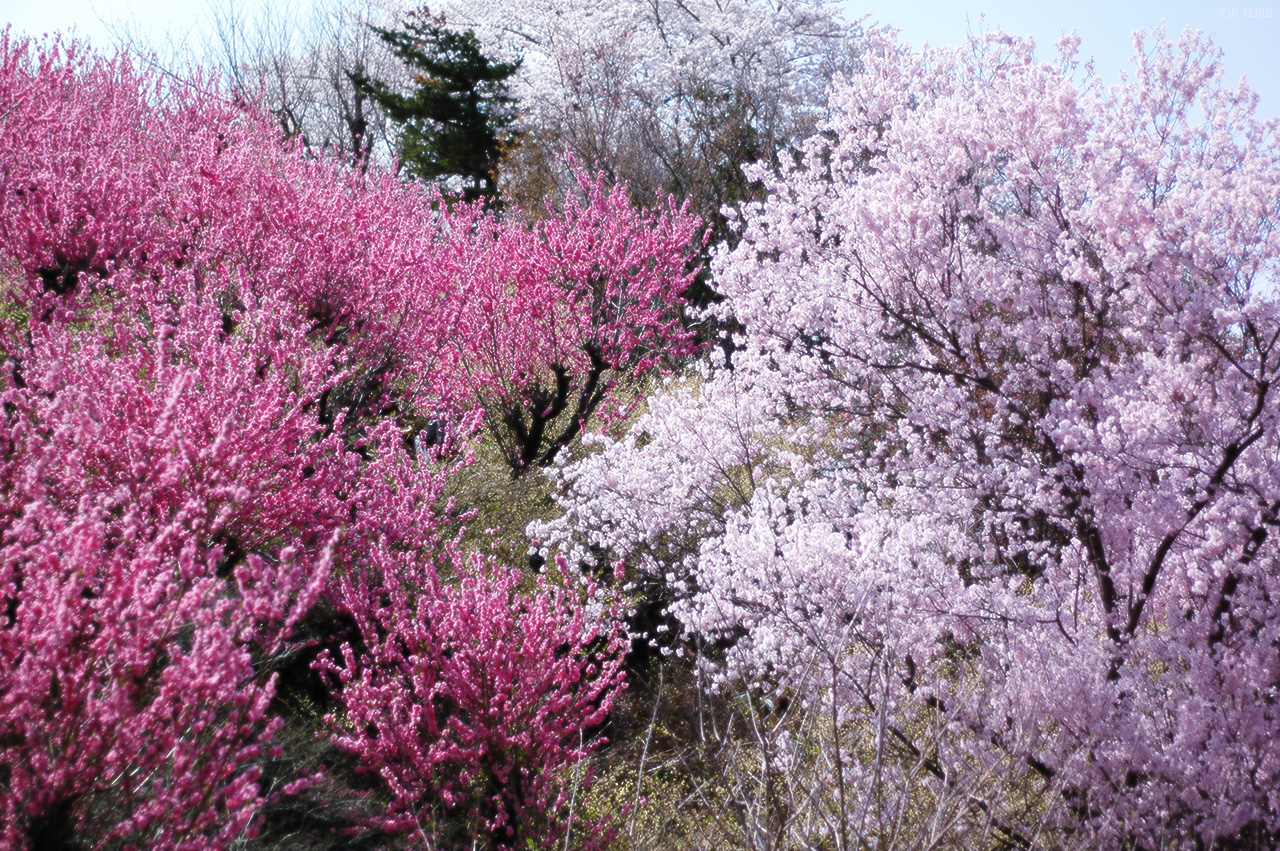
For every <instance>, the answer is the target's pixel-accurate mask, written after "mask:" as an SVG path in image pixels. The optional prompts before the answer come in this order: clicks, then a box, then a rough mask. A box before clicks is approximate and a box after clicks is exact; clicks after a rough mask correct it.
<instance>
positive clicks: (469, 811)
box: [318, 554, 626, 849]
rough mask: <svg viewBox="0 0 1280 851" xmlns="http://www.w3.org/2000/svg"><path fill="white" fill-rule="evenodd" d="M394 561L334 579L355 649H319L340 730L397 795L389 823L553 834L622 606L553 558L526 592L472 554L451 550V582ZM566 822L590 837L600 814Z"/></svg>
mask: <svg viewBox="0 0 1280 851" xmlns="http://www.w3.org/2000/svg"><path fill="white" fill-rule="evenodd" d="M392 558H393V557H392V556H391V555H389V554H388V555H386V556H385V559H386V561H384V562H383V563H382V565H381V567H382V569H381V570H380V571H379V577H380V578H379V580H378V582H377V583H376V584H373V583H369V582H368V581H367V579H365V578H364V577H361V579H359V580H356V581H352V580H344V599H346V600H348V601H360V603H359V604H354V605H353V610H352V614H353V615H354V617H355V619H356V622H357V624H358V628H359V637H360V641H361V646H360V647H359V648H357V647H353V646H352V645H350V644H348V645H346V646H344V647H343V648H342V650H341V654H340V655H341V658H340V659H339V658H334V657H332V656H329V655H324V656H322V657H321V658H320V660H319V661H318V666H319V667H320V668H321V670H323V671H325V672H326V673H327V674H328V675H329V676H330V677H331V678H332V679H333V680H334V681H335V684H336V685H337V686H338V687H339V689H340V692H339V700H340V702H341V705H342V708H343V710H344V712H343V714H342V715H341V716H340V717H333V718H331V719H330V720H331V721H334V722H337V721H338V720H339V718H340V722H341V725H340V728H339V730H338V731H337V733H336V734H335V736H336V739H335V741H336V742H337V743H338V745H339V746H340V747H341V748H343V749H344V750H347V751H349V752H351V753H354V754H356V755H358V756H359V757H360V763H361V765H362V766H363V767H364V768H365V770H368V771H371V772H376V773H377V774H378V776H379V777H381V778H382V780H383V781H384V782H385V783H386V784H387V787H388V788H389V789H390V791H391V793H392V795H393V802H392V805H391V809H390V810H389V812H388V814H387V825H386V826H388V827H391V828H393V829H398V830H405V831H410V832H412V833H415V834H417V835H419V836H422V837H424V838H425V839H426V841H427V842H428V843H429V844H430V843H432V842H439V841H441V840H442V839H443V840H444V841H445V842H446V844H449V846H450V847H453V845H455V844H456V845H472V844H473V842H480V846H474V847H486V848H490V847H491V848H495V849H507V848H511V849H516V848H524V847H528V845H529V844H530V843H536V844H537V845H538V846H539V847H545V846H546V844H547V843H549V842H552V841H556V840H558V839H561V838H563V837H564V834H565V833H567V832H569V831H572V830H573V829H574V827H575V822H574V816H575V813H574V811H573V800H574V797H575V796H576V795H580V794H581V793H582V790H585V788H586V787H587V785H588V784H589V780H590V771H589V768H588V767H587V766H586V765H583V764H582V761H583V760H584V759H586V758H587V757H588V756H589V755H590V753H591V752H592V751H594V750H595V749H596V748H597V747H598V746H599V745H600V744H602V743H603V741H604V740H603V739H601V738H597V737H595V735H594V734H593V732H592V731H593V729H594V728H597V727H599V726H600V725H601V724H602V723H603V721H604V719H605V718H606V716H607V715H608V713H609V710H610V707H611V705H612V703H613V700H614V697H615V696H616V694H617V693H618V691H619V690H620V689H621V688H622V687H623V672H622V654H623V652H624V650H625V646H626V642H625V636H624V634H623V632H622V630H621V628H620V620H619V618H618V612H616V611H614V610H613V608H612V607H610V606H604V605H602V604H601V599H602V598H601V599H593V597H595V595H596V588H595V587H594V586H593V585H587V586H586V587H585V588H579V587H577V583H574V582H573V580H572V579H571V578H570V577H569V576H568V575H567V571H566V570H565V567H564V564H563V562H560V564H559V570H558V572H552V571H548V572H546V573H544V574H543V575H542V576H539V577H538V578H537V580H536V582H535V583H534V584H533V586H532V587H531V588H527V589H526V588H522V587H521V586H522V584H523V582H524V579H523V577H522V576H521V574H520V572H519V571H517V570H512V569H507V568H501V567H497V566H495V565H492V564H485V563H484V561H482V560H481V559H480V558H479V557H474V558H472V559H470V560H464V559H463V558H462V557H461V556H458V555H454V557H453V558H452V559H451V561H452V563H451V564H450V565H449V568H450V572H451V573H454V574H455V575H456V576H457V578H458V582H457V584H454V585H447V584H445V583H443V582H442V581H441V576H440V575H439V574H438V573H437V572H436V570H435V569H434V567H433V566H432V565H431V564H430V563H429V562H424V561H409V560H403V559H402V560H400V561H401V563H399V564H393V563H392ZM584 595H585V597H584ZM593 610H594V612H595V613H594V614H591V613H590V612H591V611H593ZM579 806H581V803H580V802H579ZM451 823H452V824H453V828H452V833H454V834H458V835H452V836H451V835H450V833H451V831H450V824H451ZM576 826H577V833H578V834H579V842H580V843H582V842H584V841H585V842H586V843H587V844H588V845H590V844H591V842H592V841H594V840H595V839H597V838H598V834H599V831H600V830H601V829H602V827H603V825H600V824H596V823H592V822H591V821H590V820H588V819H586V818H584V817H583V816H581V815H580V814H579V815H577V824H576ZM480 837H488V839H487V840H481V839H480Z"/></svg>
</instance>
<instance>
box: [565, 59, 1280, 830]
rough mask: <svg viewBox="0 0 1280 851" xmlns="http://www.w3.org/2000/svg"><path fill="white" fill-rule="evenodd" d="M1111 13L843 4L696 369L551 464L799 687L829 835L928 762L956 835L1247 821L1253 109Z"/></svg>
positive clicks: (1268, 219)
mask: <svg viewBox="0 0 1280 851" xmlns="http://www.w3.org/2000/svg"><path fill="white" fill-rule="evenodd" d="M1136 44H1137V52H1136V54H1135V60H1136V66H1135V69H1134V72H1133V76H1132V78H1131V80H1129V81H1128V82H1126V83H1124V84H1122V85H1120V86H1118V87H1114V88H1108V87H1106V86H1104V85H1103V84H1102V83H1101V82H1100V81H1098V80H1097V79H1096V78H1090V77H1087V76H1086V77H1080V78H1079V79H1078V78H1077V74H1076V71H1075V66H1074V64H1073V59H1072V57H1073V54H1074V49H1075V45H1074V44H1073V43H1071V41H1070V40H1068V41H1066V42H1064V43H1063V44H1062V45H1060V47H1061V56H1060V59H1059V62H1058V63H1057V64H1050V63H1045V62H1040V61H1037V60H1036V59H1035V58H1034V56H1033V53H1032V47H1031V45H1030V44H1028V43H1026V42H1023V41H1020V40H1018V39H1015V38H1012V37H1009V36H1006V35H1003V34H1000V33H994V34H989V35H987V36H985V37H983V38H978V39H973V40H971V41H970V43H969V44H968V45H966V46H964V47H961V48H959V49H956V50H951V51H931V52H929V53H928V54H926V55H923V56H921V55H915V54H912V53H911V52H910V51H908V50H907V49H906V48H904V47H903V46H901V45H899V44H897V43H895V42H894V41H893V40H892V39H889V38H885V37H883V36H877V37H876V38H875V39H873V43H872V44H871V45H870V46H869V47H868V49H867V50H866V51H864V52H863V54H862V60H863V63H864V66H865V67H864V69H863V71H862V72H860V73H858V74H856V75H853V76H851V77H849V78H848V79H846V80H844V81H842V82H841V83H839V84H838V85H837V86H836V88H835V91H834V93H833V95H832V100H831V108H832V118H831V119H830V121H829V122H828V123H827V124H826V126H825V127H824V130H823V133H822V134H821V135H818V136H815V137H814V138H813V139H811V140H810V142H809V143H808V145H807V147H806V155H805V158H804V160H803V161H802V162H800V163H799V164H797V166H796V167H795V168H791V169H787V170H784V172H783V173H782V174H781V175H780V176H776V177H770V176H769V175H767V174H765V173H763V172H760V173H758V176H759V177H760V178H761V179H762V180H764V181H765V184H766V187H767V189H768V191H769V193H770V195H769V200H768V201H766V202H764V203H762V204H759V205H753V206H750V207H748V208H747V209H746V210H744V211H743V216H742V218H741V221H740V227H741V234H742V243H741V245H740V246H739V247H738V248H737V249H735V250H734V251H732V252H727V253H722V254H721V255H720V256H719V257H718V260H717V263H716V286H717V287H718V288H719V289H720V290H721V292H723V293H724V295H725V296H726V301H725V302H724V304H723V307H722V308H719V309H722V310H723V311H724V314H725V316H726V318H727V317H729V316H731V317H732V318H733V319H734V320H736V321H737V322H739V323H741V325H742V327H743V328H744V329H745V330H744V332H743V334H742V336H741V337H740V338H739V339H738V341H737V342H738V346H737V350H736V351H735V352H734V353H733V355H732V368H730V367H729V365H728V364H724V363H721V364H719V365H717V366H715V367H714V368H711V369H710V370H709V371H708V373H707V374H706V376H705V377H704V378H702V379H700V380H696V381H692V382H691V383H690V384H689V386H687V387H683V388H680V389H676V390H673V391H672V393H671V395H669V396H667V397H666V398H664V399H662V400H658V401H656V402H655V403H654V405H653V406H652V407H651V411H650V413H649V414H648V415H646V417H645V418H643V419H642V420H641V421H640V422H639V423H638V424H637V425H636V426H635V428H634V430H633V432H632V433H631V434H630V435H629V436H628V437H627V438H625V439H624V440H622V441H618V442H610V441H605V446H604V448H603V450H602V452H601V453H600V454H598V455H597V456H595V457H592V458H589V459H587V460H584V461H583V462H582V463H581V464H580V465H578V466H577V467H573V468H570V469H569V470H568V471H567V472H566V474H565V476H566V484H567V488H568V489H567V491H566V494H565V496H564V500H565V504H566V507H567V508H568V510H569V514H568V516H567V518H566V520H565V521H564V522H563V523H561V524H560V525H559V526H558V529H555V530H552V531H553V532H554V533H555V534H556V535H558V536H559V540H561V541H563V542H565V543H566V544H567V543H568V542H570V541H575V540H576V541H578V542H580V544H586V543H590V544H592V545H593V546H594V547H595V548H596V549H597V550H598V549H599V548H600V547H605V548H609V549H612V550H613V554H614V555H615V556H626V557H627V558H628V559H630V560H631V561H632V563H634V564H638V565H640V566H642V567H645V568H647V569H649V570H656V571H661V572H662V573H664V574H665V575H666V579H667V581H668V582H670V583H673V584H674V587H675V588H676V589H677V591H678V592H679V593H680V595H681V599H680V601H679V602H677V603H676V605H675V610H674V611H675V613H676V614H677V615H678V617H679V619H680V620H681V622H682V623H683V625H684V627H685V629H686V630H687V634H688V635H689V636H690V637H691V638H693V639H696V640H697V641H700V642H704V643H705V642H707V641H717V642H720V644H719V646H720V647H721V648H723V654H722V655H721V656H719V657H717V658H716V659H715V660H709V661H708V662H707V664H708V665H710V667H711V669H712V672H713V673H714V674H715V675H716V677H718V679H719V682H720V683H721V687H723V688H745V689H746V690H747V692H748V693H750V694H752V695H756V696H757V697H758V698H760V699H761V701H762V705H763V703H764V702H766V701H767V702H769V705H771V706H774V707H775V708H776V707H780V706H786V705H790V706H794V705H795V702H796V701H802V702H803V704H804V706H805V707H806V713H807V714H808V715H809V716H810V717H820V718H823V719H825V720H824V721H823V722H822V730H823V731H824V732H823V733H822V736H821V737H820V738H818V739H810V740H809V741H810V742H817V744H816V745H814V747H818V748H821V750H822V752H823V753H824V754H825V759H826V762H825V766H826V767H825V769H824V771H825V774H824V775H823V776H825V777H826V781H825V782H826V783H827V784H828V785H827V787H826V788H828V789H830V790H831V794H830V795H826V796H818V798H820V800H819V799H815V798H810V799H807V800H806V802H805V806H806V807H810V808H811V810H816V811H818V816H815V817H814V818H813V819H811V820H810V821H808V822H806V824H808V825H810V826H811V827H812V829H813V830H815V831H817V832H818V833H820V834H822V835H824V836H825V837H827V838H826V839H825V840H824V841H826V842H828V843H829V844H830V846H831V847H837V848H846V847H853V846H854V845H855V844H857V843H859V842H869V841H872V839H874V840H875V841H876V842H878V843H881V846H880V847H887V846H888V845H891V844H894V843H909V842H911V841H914V840H911V839H910V834H904V833H903V825H904V824H905V825H915V826H916V828H917V829H919V830H921V831H927V830H933V829H934V828H935V827H936V826H937V824H938V823H939V822H938V821H937V820H933V819H925V820H921V819H920V818H919V817H918V816H912V815H911V814H912V813H913V812H917V813H918V812H920V810H918V809H916V807H919V806H926V807H927V811H928V812H932V813H939V814H945V813H946V812H947V811H948V810H947V808H945V807H941V806H940V805H939V804H938V802H940V801H943V800H951V801H953V802H956V803H955V807H954V808H953V809H952V810H950V812H952V813H953V815H954V818H952V819H951V820H950V821H946V820H945V819H943V822H945V824H944V827H943V828H942V829H943V830H944V833H943V834H942V837H943V838H944V839H946V840H947V841H950V842H954V843H958V844H960V845H971V844H972V843H975V842H979V841H994V842H997V843H1003V844H1005V845H1009V846H1013V845H1017V846H1022V847H1032V846H1036V847H1038V846H1039V845H1041V844H1046V843H1047V844H1054V843H1070V844H1073V845H1079V846H1082V847H1097V846H1107V847H1132V848H1166V847H1186V848H1227V847H1232V848H1234V847H1259V848H1261V847H1270V846H1271V845H1272V844H1273V843H1274V842H1275V839H1276V836H1277V834H1278V833H1280V798H1277V791H1276V790H1277V789H1280V746H1278V745H1277V742H1280V710H1278V709H1277V696H1278V695H1277V692H1278V690H1280V657H1278V656H1277V654H1276V651H1275V648H1276V642H1277V638H1278V636H1280V619H1278V618H1277V609H1276V607H1275V605H1274V601H1275V600H1276V598H1277V594H1278V593H1280V560H1278V559H1280V549H1277V546H1278V545H1277V541H1276V536H1275V534H1274V531H1275V528H1276V525H1277V522H1278V521H1277V511H1278V510H1280V484H1278V483H1280V477H1278V476H1277V473H1280V470H1278V469H1277V461H1278V459H1280V422H1278V419H1277V412H1278V411H1280V407H1278V406H1277V400H1276V397H1275V387H1276V380H1277V377H1278V376H1277V369H1278V367H1280V352H1278V351H1277V348H1276V346H1277V342H1278V341H1280V306H1278V304H1277V300H1276V290H1275V287H1276V283H1277V280H1280V277H1278V273H1280V229H1278V228H1277V221H1280V191H1278V189H1277V187H1280V145H1278V144H1277V138H1276V132H1277V125H1276V122H1275V121H1270V122H1264V121H1260V120H1258V119H1256V118H1255V117H1254V107H1255V104H1256V95H1254V94H1253V93H1252V92H1250V91H1249V90H1248V89H1247V88H1246V87H1245V86H1244V85H1243V84H1240V85H1238V86H1234V87H1229V86H1224V85H1223V84H1222V83H1221V80H1220V76H1221V70H1220V66H1219V64H1218V61H1217V57H1216V54H1215V53H1214V51H1213V50H1212V49H1211V47H1210V46H1209V45H1208V44H1207V43H1205V42H1204V41H1203V40H1202V38H1200V37H1198V36H1196V35H1194V34H1187V35H1184V36H1183V37H1182V39H1181V40H1180V41H1179V42H1178V44H1176V45H1172V44H1169V43H1167V42H1165V41H1164V40H1163V35H1161V37H1159V38H1157V40H1156V43H1155V44H1154V45H1150V44H1148V43H1147V42H1146V41H1144V40H1143V39H1142V38H1141V37H1139V38H1138V39H1137V42H1136ZM744 400H746V401H744ZM659 482H661V483H662V487H659V485H658V483H659ZM668 484H671V485H673V486H671V487H668ZM690 520H692V521H693V522H695V523H697V524H698V526H699V529H700V530H701V531H700V534H698V535H696V536H690V535H689V534H688V531H687V528H688V527H687V525H686V524H687V523H688V522H689V521H690ZM583 553H584V555H588V554H589V550H585V549H584V550H583ZM713 662H714V663H713ZM776 711H779V712H781V711H782V710H776ZM770 745H771V747H773V748H774V750H773V751H772V753H773V754H774V756H775V757H776V764H778V765H787V764H795V763H796V760H799V759H803V758H807V757H808V756H810V755H811V754H812V751H804V750H798V751H797V750H795V749H794V748H793V749H792V750H791V751H788V750H787V739H786V738H785V736H781V737H778V738H775V739H773V740H771V742H770ZM992 777H1000V778H1003V785H1002V784H994V785H993V784H991V783H990V782H989V781H990V778H992ZM913 790H914V791H913ZM913 795H914V796H915V797H912V796H913ZM805 829H806V830H807V829H810V828H808V827H806V828H805ZM983 837H986V839H983ZM930 841H940V840H939V839H938V838H937V837H935V838H934V839H931V840H930Z"/></svg>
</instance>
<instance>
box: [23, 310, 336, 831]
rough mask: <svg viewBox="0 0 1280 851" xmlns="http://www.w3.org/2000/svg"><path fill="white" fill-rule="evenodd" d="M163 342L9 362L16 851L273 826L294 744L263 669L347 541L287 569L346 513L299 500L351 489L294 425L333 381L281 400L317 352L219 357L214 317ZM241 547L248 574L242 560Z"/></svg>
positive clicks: (326, 448) (261, 346)
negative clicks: (309, 527)
mask: <svg viewBox="0 0 1280 851" xmlns="http://www.w3.org/2000/svg"><path fill="white" fill-rule="evenodd" d="M165 319H168V320H171V321H173V322H174V325H173V326H172V329H171V331H170V333H168V334H165V335H163V336H161V337H160V338H159V339H156V338H155V337H154V336H153V335H152V334H151V333H150V331H149V330H142V329H140V328H138V327H137V326H132V327H131V326H130V325H128V324H126V323H127V320H125V319H124V318H123V317H119V318H117V320H118V321H116V322H115V323H113V324H114V327H110V326H108V328H105V329H100V330H101V331H102V333H101V334H100V335H98V334H94V333H86V330H85V329H84V328H83V327H79V328H73V327H68V326H65V325H61V324H57V323H52V324H41V323H36V322H33V323H31V324H30V325H29V327H28V328H27V329H26V336H28V337H29V340H30V342H29V344H28V345H27V346H23V345H22V344H21V343H15V342H14V341H13V339H12V337H10V339H8V340H6V352H7V354H8V355H9V356H10V360H9V362H8V366H7V371H6V375H5V382H4V386H3V404H4V409H5V412H6V413H5V417H4V421H3V438H2V445H3V447H4V466H3V472H2V474H0V475H2V476H3V478H2V479H0V493H2V494H3V518H4V519H3V536H2V537H0V597H2V598H3V600H4V601H5V614H4V619H3V621H0V770H2V771H3V774H4V780H5V782H4V783H3V785H2V786H0V813H3V819H0V821H3V824H4V828H3V840H4V843H5V845H6V847H14V848H22V847H26V844H27V843H28V842H35V841H38V840H39V839H40V837H41V836H42V835H44V836H46V838H49V837H48V834H50V833H51V832H52V833H53V834H55V835H56V834H57V832H58V831H64V832H65V835H67V836H77V837H81V838H82V839H84V840H85V841H88V842H90V843H92V844H93V845H94V847H115V846H133V847H155V848H204V847H226V845H228V844H229V843H230V842H231V841H233V840H235V839H237V838H239V837H243V836H244V835H247V834H251V833H252V829H253V820H254V817H255V815H256V813H257V811H258V810H259V808H260V807H261V805H262V803H263V800H262V795H261V792H260V790H259V787H258V782H257V780H258V775H259V769H258V764H259V763H260V761H261V760H262V759H263V758H264V756H265V754H264V749H265V748H267V747H268V746H269V745H270V741H271V736H272V732H273V731H274V729H275V728H276V726H277V725H278V723H279V722H278V720H277V719H274V718H273V717H272V716H271V715H270V714H269V712H268V708H269V702H270V700H271V697H272V693H273V682H272V679H271V678H270V677H268V676H266V675H263V674H260V673H259V672H258V669H257V668H256V666H255V664H254V659H253V653H255V652H256V653H259V654H263V655H265V657H266V658H274V657H276V656H278V655H280V654H281V653H283V652H284V651H286V650H287V649H288V646H287V644H288V638H289V635H290V633H291V631H292V628H293V625H294V624H295V623H296V622H297V620H298V618H299V617H301V615H302V614H303V613H304V612H305V611H306V610H307V608H308V607H309V606H310V605H311V603H312V602H313V601H314V600H315V599H316V596H317V595H318V594H319V593H320V590H321V587H322V584H323V581H324V579H325V576H326V572H327V564H328V562H329V560H330V558H331V554H330V551H329V550H330V548H329V547H328V546H327V545H328V544H331V543H332V539H331V536H330V538H329V539H320V538H318V537H314V536H310V535H306V534H303V535H292V536H290V537H291V538H292V540H293V541H294V542H295V543H293V544H292V545H288V546H284V547H273V546H271V542H272V541H273V539H278V538H279V536H281V534H282V533H285V532H286V531H288V530H289V529H290V526H291V523H292V521H291V520H290V519H289V518H290V517H291V516H292V515H293V513H294V512H297V511H305V510H307V509H309V508H312V509H315V510H316V511H317V512H318V513H319V514H321V515H322V516H323V515H324V514H326V513H328V514H332V513H333V512H332V510H331V509H326V508H325V507H324V506H323V505H321V504H320V503H318V502H317V500H316V499H315V495H314V494H311V493H308V492H306V491H308V490H309V488H303V487H299V485H300V484H301V477H300V476H299V470H300V469H302V468H303V467H308V466H309V467H311V468H312V469H317V470H318V471H319V472H318V473H317V476H318V477H319V478H320V479H321V480H322V481H332V474H340V473H341V472H342V471H339V470H333V469H332V468H333V464H332V462H331V461H329V460H328V458H330V457H332V456H333V455H334V453H333V448H334V447H333V445H332V444H333V440H332V439H331V440H330V441H327V442H326V441H321V442H319V443H317V442H315V441H313V440H312V439H311V435H312V434H313V433H314V430H315V429H314V418H313V416H311V415H309V414H307V412H306V411H305V410H303V409H302V408H301V406H300V405H299V404H298V403H299V396H298V390H299V389H302V392H303V398H305V397H306V395H308V394H310V395H311V396H312V397H313V398H314V396H315V394H318V392H320V389H322V388H323V386H325V379H324V377H323V376H319V377H317V376H316V375H315V374H314V373H315V370H314V367H313V366H312V365H310V364H306V363H305V362H304V363H301V364H296V365H297V366H298V367H300V369H301V372H299V373H298V374H297V375H296V376H295V377H294V378H296V380H297V381H298V382H299V384H300V385H301V387H300V388H299V387H297V386H291V385H292V383H293V379H292V378H286V377H285V373H284V371H283V370H284V369H285V368H287V367H286V365H287V363H288V360H289V359H290V358H289V357H288V354H291V352H290V349H291V348H292V347H293V346H291V344H293V345H295V346H296V345H297V343H299V342H303V343H305V341H302V340H301V335H300V334H295V337H296V338H297V339H294V340H289V339H288V332H287V330H286V329H284V328H281V327H266V328H254V329H245V333H244V336H243V337H241V338H238V339H236V340H230V339H225V340H223V341H220V342H216V343H215V344H214V345H212V346H210V345H207V341H208V340H209V339H213V340H217V339H218V337H219V336H220V333H219V330H218V329H219V327H220V318H219V316H218V314H217V312H216V311H212V312H211V311H209V310H208V309H201V308H199V307H186V308H183V309H181V310H180V311H176V312H175V313H174V314H173V315H171V316H169V317H165ZM161 321H164V319H162V320H161ZM10 330H12V329H10ZM281 338H283V339H281ZM295 351H296V349H295ZM272 355H275V356H277V361H276V363H277V365H278V367H279V368H278V369H272V370H268V371H265V372H264V371H263V370H262V366H261V365H262V363H263V360H264V358H266V357H270V356H272ZM309 367H311V368H309ZM308 373H310V374H308ZM308 388H309V389H308ZM232 541H235V542H236V544H235V546H236V547H237V548H239V547H243V548H244V549H245V550H247V551H248V552H249V555H247V557H244V558H241V559H238V560H237V559H233V558H231V557H230V556H231V553H230V549H231V543H230V542H232Z"/></svg>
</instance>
